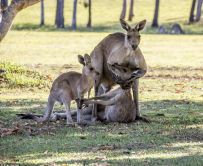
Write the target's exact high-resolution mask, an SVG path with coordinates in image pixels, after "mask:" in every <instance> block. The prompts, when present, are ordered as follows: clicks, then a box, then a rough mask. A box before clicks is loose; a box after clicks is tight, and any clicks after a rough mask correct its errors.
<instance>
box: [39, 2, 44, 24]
mask: <svg viewBox="0 0 203 166" xmlns="http://www.w3.org/2000/svg"><path fill="white" fill-rule="evenodd" d="M43 25H44V0H41V17H40V26H43Z"/></svg>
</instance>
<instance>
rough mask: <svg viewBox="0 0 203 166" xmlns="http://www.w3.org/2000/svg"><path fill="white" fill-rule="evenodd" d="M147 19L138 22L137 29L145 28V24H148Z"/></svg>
mask: <svg viewBox="0 0 203 166" xmlns="http://www.w3.org/2000/svg"><path fill="white" fill-rule="evenodd" d="M146 22H147V20H142V21H140V22H139V23H137V25H136V26H135V29H137V30H138V31H141V30H143V29H144V27H145V25H146Z"/></svg>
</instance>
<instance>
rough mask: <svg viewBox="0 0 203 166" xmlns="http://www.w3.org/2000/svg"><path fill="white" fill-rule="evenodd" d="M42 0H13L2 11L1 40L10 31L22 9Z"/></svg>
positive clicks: (0, 23)
mask: <svg viewBox="0 0 203 166" xmlns="http://www.w3.org/2000/svg"><path fill="white" fill-rule="evenodd" d="M39 1H40V0H12V1H11V3H10V5H9V6H8V8H7V9H6V10H5V11H4V12H3V13H2V20H1V22H0V42H1V41H2V39H3V38H4V37H5V36H6V34H7V32H8V31H9V29H10V27H11V25H12V22H13V19H14V18H15V16H16V15H17V13H18V12H20V11H21V10H22V9H24V8H27V7H28V6H31V5H34V4H36V3H38V2H39Z"/></svg>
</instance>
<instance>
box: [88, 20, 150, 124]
mask: <svg viewBox="0 0 203 166" xmlns="http://www.w3.org/2000/svg"><path fill="white" fill-rule="evenodd" d="M120 23H121V26H122V28H123V29H124V30H126V32H127V33H126V34H124V33H114V34H110V35H108V36H107V37H106V38H104V39H103V40H102V41H101V42H100V43H99V44H98V45H97V46H96V47H95V48H94V50H93V51H92V53H91V55H90V56H91V61H92V66H93V67H94V68H95V70H96V71H97V72H99V77H97V79H95V85H94V90H95V96H97V95H98V88H99V86H100V85H102V86H103V87H105V89H106V90H107V91H108V90H109V89H110V88H111V87H112V86H113V85H114V84H115V83H118V84H120V86H121V87H122V88H123V89H128V88H131V87H132V90H133V98H134V103H135V109H136V111H137V113H136V116H137V119H139V118H141V117H140V113H139V106H138V78H140V77H142V76H144V75H145V73H146V71H147V65H146V62H145V59H144V56H143V54H142V52H141V50H140V48H139V47H138V45H139V43H140V33H139V32H140V31H141V30H142V29H143V28H144V26H145V24H146V20H143V21H140V22H139V23H138V24H136V25H135V26H133V27H131V26H130V25H129V24H128V23H127V22H125V21H124V20H122V19H121V20H120ZM126 73H127V74H126ZM96 118H97V106H96V104H95V105H94V108H93V111H92V120H93V121H94V120H96Z"/></svg>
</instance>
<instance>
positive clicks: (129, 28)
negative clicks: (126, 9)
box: [120, 19, 131, 31]
mask: <svg viewBox="0 0 203 166" xmlns="http://www.w3.org/2000/svg"><path fill="white" fill-rule="evenodd" d="M120 23H121V26H122V28H123V29H125V30H126V31H129V30H131V27H130V25H129V24H128V23H127V22H126V21H125V20H123V19H120Z"/></svg>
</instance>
